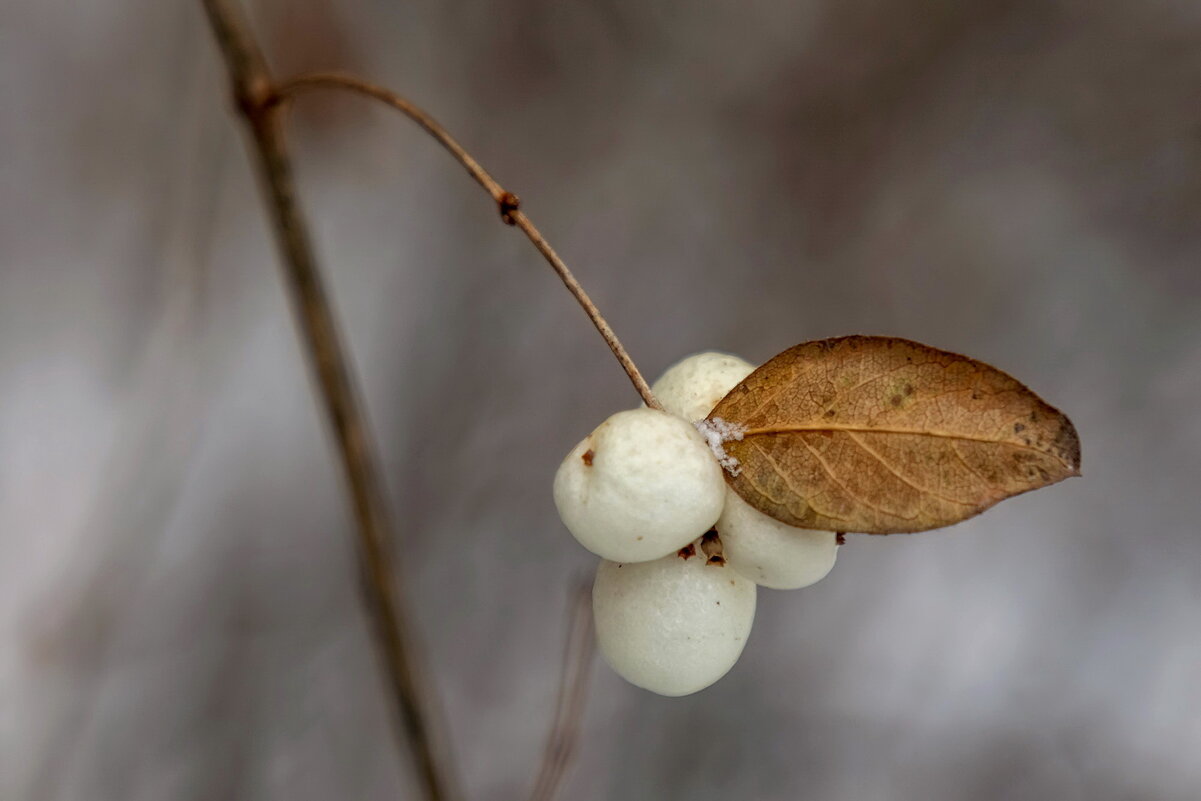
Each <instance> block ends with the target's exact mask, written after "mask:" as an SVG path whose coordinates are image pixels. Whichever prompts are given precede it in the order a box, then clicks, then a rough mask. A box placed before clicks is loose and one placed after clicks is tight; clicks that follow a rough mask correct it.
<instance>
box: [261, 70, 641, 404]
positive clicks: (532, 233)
mask: <svg viewBox="0 0 1201 801" xmlns="http://www.w3.org/2000/svg"><path fill="white" fill-rule="evenodd" d="M312 89H341V90H344V91H349V92H352V93H355V94H360V95H364V96H366V97H369V98H371V99H373V100H378V101H379V102H381V103H383V104H384V105H386V106H389V107H391V108H394V109H396V110H397V111H399V112H400V113H402V114H404V115H405V116H406V117H408V118H409V119H411V120H413V121H414V122H416V123H417V124H418V125H420V126H421V127H422V128H423V129H424V130H425V131H426V132H427V133H428V134H429V135H430V136H432V137H434V139H436V140H438V143H439V144H441V145H442V147H444V148H446V150H447V151H448V152H449V153H450V154H451V155H452V156H454V158H455V160H456V161H458V162H459V164H461V165H463V167H464V168H465V169H466V170H467V172H468V173H470V174H471V177H472V178H474V179H475V180H476V183H478V184H479V185H480V186H482V187H483V188H484V191H486V192H487V193H488V194H489V195H491V196H492V200H493V201H494V202H495V203H496V204H497V206H498V207H499V209H500V216H501V219H502V220H504V221H505V222H506V223H507V224H509V225H515V226H517V227H518V228H520V229H521V231H522V232H523V233H524V234H525V235H526V236H527V237H528V238H529V240H530V242H532V243H534V247H536V248H538V252H539V253H541V254H542V255H543V256H544V257H545V258H546V260H547V262H549V263H550V266H551V268H553V269H554V271H555V272H556V273H557V274H558V276H559V278H560V279H561V280H562V281H563V285H564V286H566V287H567V291H568V292H570V293H571V294H572V295H573V296H574V297H575V299H576V301H577V302H578V303H579V304H580V307H581V308H583V310H584V312H585V313H586V314H587V315H588V318H589V319H590V320H592V324H593V325H594V326H596V330H597V331H599V332H600V335H601V337H602V338H603V339H604V340H605V344H606V345H608V346H609V350H611V351H613V355H614V356H616V357H617V361H618V362H619V363H620V364H621V368H622V369H623V370H625V373H626V375H627V376H629V377H630V382H631V383H632V384H633V385H634V389H636V390H638V394H639V395H641V396H642V400H643V401H645V403H646V405H647V406H649V407H651V408H652V409H662V408H663V406H662V405H661V404H660V403H659V401H658V400H657V399H656V398H655V396H654V394H653V393H652V392H651V388H650V385H649V384H647V383H646V379H645V378H643V377H642V373H641V372H639V370H638V366H637V365H635V364H634V360H633V359H631V358H630V354H629V353H628V352H627V351H626V349H625V347H624V346H622V344H621V341H620V340H619V339H618V338H617V334H615V333H613V329H612V328H610V327H609V323H608V322H607V321H606V320H605V318H604V316H603V315H602V314H601V313H600V310H599V309H597V308H596V304H595V303H593V302H592V299H591V298H590V297H588V293H587V292H585V291H584V288H583V287H582V286H580V282H579V281H577V280H576V279H575V276H574V275H572V274H571V270H569V269H568V268H567V265H566V264H564V263H563V260H562V259H561V258H559V254H557V253H555V250H554V248H552V247H551V246H550V243H549V242H547V241H546V238H545V237H543V236H542V234H541V232H539V231H538V229H537V228H536V227H534V224H533V223H532V222H530V219H529V218H528V217H526V216H525V214H524V213H523V212H522V211H521V210H520V206H521V200H520V199H519V198H518V197H517V195H515V194H513V193H512V192H509V191H506V190H505V188H504V187H502V186H501V185H500V183H498V182H497V181H496V179H495V178H493V177H492V176H491V175H489V174H488V171H487V170H485V169H484V168H483V167H481V166H480V164H479V162H477V161H476V160H475V159H474V158H472V156H471V154H470V153H468V152H467V151H466V150H464V149H463V146H462V145H460V144H459V143H458V142H457V141H456V140H455V138H454V137H452V136H451V135H450V134H449V133H447V131H446V129H445V128H443V127H442V126H441V125H440V124H439V123H438V121H437V120H435V119H434V118H433V117H431V116H430V115H429V114H427V113H426V112H425V111H423V110H422V109H421V108H419V107H418V106H416V105H414V104H413V103H412V102H411V101H409V100H407V99H406V98H404V97H401V96H400V95H398V94H396V93H395V92H392V91H390V90H388V89H385V88H383V87H382V86H376V85H375V84H372V83H368V82H367V81H364V80H362V79H361V78H356V77H354V76H352V75H342V74H339V73H313V74H310V75H301V76H299V77H297V78H293V79H291V80H289V81H285V82H284V83H282V84H280V85H279V86H278V87H276V88H275V92H274V100H275V101H276V102H279V103H283V102H286V101H287V100H289V99H290V98H292V97H294V96H296V95H298V94H300V93H301V92H304V91H306V90H312Z"/></svg>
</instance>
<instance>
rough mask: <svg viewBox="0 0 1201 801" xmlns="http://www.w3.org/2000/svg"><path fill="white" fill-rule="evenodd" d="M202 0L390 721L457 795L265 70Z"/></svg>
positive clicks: (216, 8) (220, 5)
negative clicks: (329, 466) (342, 490)
mask: <svg viewBox="0 0 1201 801" xmlns="http://www.w3.org/2000/svg"><path fill="white" fill-rule="evenodd" d="M203 2H204V8H205V11H206V12H207V14H208V19H209V23H210V24H211V26H212V29H213V34H214V36H215V37H216V39H217V43H218V44H219V45H220V48H221V52H222V55H223V56H224V60H225V64H226V67H227V69H228V71H229V77H230V81H231V85H232V91H233V97H234V101H235V103H236V105H237V108H238V111H239V113H240V114H241V116H242V118H243V121H244V122H245V124H246V127H247V131H248V133H249V134H250V143H251V148H250V149H251V151H252V153H253V156H254V158H255V160H256V162H257V166H258V172H259V178H260V182H261V187H262V189H263V192H264V193H265V195H266V201H267V206H268V208H269V211H270V214H271V218H272V223H273V227H274V230H275V236H276V240H277V243H278V245H279V248H280V251H281V253H282V256H283V266H284V277H285V281H286V283H287V285H288V290H289V294H290V296H291V298H292V301H293V311H294V312H295V314H296V319H297V322H298V324H299V327H300V330H301V333H302V337H303V342H304V345H305V348H306V350H307V353H308V356H309V361H310V362H311V365H312V367H313V369H314V372H315V374H316V378H317V382H318V385H319V387H320V395H321V400H322V403H323V405H324V407H325V413H326V415H327V416H328V418H329V421H330V424H331V426H332V427H333V430H334V436H335V439H336V440H337V446H338V451H339V454H340V456H341V461H342V468H343V470H344V472H345V475H346V481H347V484H348V486H349V489H350V496H351V501H352V505H353V508H354V516H355V522H356V524H357V525H356V528H357V532H358V537H357V552H358V559H359V565H360V569H361V571H362V579H363V581H362V589H363V592H364V595H365V600H366V605H367V610H368V613H369V615H370V617H371V620H372V623H373V626H372V628H373V631H374V635H375V641H376V645H377V646H378V650H379V653H380V657H381V659H382V661H383V663H384V668H385V670H386V672H387V676H388V680H389V687H390V695H391V699H392V702H393V705H394V711H395V713H396V718H397V721H398V722H399V724H400V725H401V727H402V728H403V730H404V733H405V735H406V736H407V739H408V742H409V745H410V749H409V751H408V753H409V754H410V756H411V758H412V760H413V763H414V767H415V769H416V771H417V774H418V778H419V780H420V782H421V785H422V787H423V789H424V795H425V796H426V797H427V798H428V799H430V801H443V799H450V798H453V797H455V794H454V793H453V791H452V780H451V774H450V770H449V768H448V767H447V765H446V763H445V756H444V754H443V752H442V749H441V748H440V747H437V746H436V744H438V745H440V744H441V738H440V732H439V729H438V727H436V726H435V722H434V715H433V710H432V709H431V707H433V706H434V704H433V703H432V701H433V695H432V693H431V692H430V690H429V689H428V688H427V687H426V686H425V682H424V672H423V671H422V670H421V669H420V668H419V666H418V664H417V663H418V657H417V654H416V652H415V649H414V648H413V647H412V645H411V635H410V624H409V622H408V615H407V614H406V612H405V609H404V605H403V603H402V600H401V595H400V593H399V592H398V591H397V589H396V588H397V575H396V573H395V571H394V570H393V567H392V564H391V562H390V560H389V554H388V546H389V543H390V542H391V541H392V524H391V520H390V518H389V515H388V510H387V506H386V503H385V501H384V494H383V489H382V482H381V480H380V470H379V467H378V464H379V463H378V460H377V459H376V457H375V454H374V453H373V451H372V440H371V438H370V435H369V433H368V429H367V423H366V418H365V416H364V413H363V410H362V406H361V403H360V401H359V393H358V390H357V387H356V385H355V381H354V378H353V376H352V375H351V372H350V368H349V366H348V364H349V361H348V359H347V357H346V351H345V348H344V346H343V344H342V342H341V339H340V336H339V333H338V328H337V325H336V323H335V320H334V313H333V310H332V308H331V305H330V301H329V298H328V296H327V294H326V291H325V288H324V286H323V284H322V280H321V275H320V271H319V269H318V266H317V261H316V256H315V255H314V252H313V246H312V243H311V241H310V237H309V232H308V227H307V225H306V224H305V221H304V217H303V215H302V213H301V210H300V206H299V202H298V200H297V196H296V186H295V180H294V178H293V175H292V165H291V162H290V160H289V157H288V152H287V148H286V144H285V141H284V136H283V128H282V126H281V125H280V122H281V119H280V115H279V113H278V111H279V107H278V105H277V104H276V103H275V102H274V100H275V97H276V93H275V91H274V89H273V87H272V81H271V74H270V72H269V71H268V69H267V65H266V62H265V60H264V59H263V56H262V53H261V52H260V51H259V48H258V45H257V44H256V42H255V41H254V38H253V36H252V34H251V33H250V28H249V26H248V25H247V23H246V21H245V19H244V18H243V17H242V15H241V13H240V10H239V9H238V8H237V7H236V6H235V5H234V4H232V3H229V2H227V0H203Z"/></svg>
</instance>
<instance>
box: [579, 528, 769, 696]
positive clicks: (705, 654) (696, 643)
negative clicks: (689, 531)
mask: <svg viewBox="0 0 1201 801" xmlns="http://www.w3.org/2000/svg"><path fill="white" fill-rule="evenodd" d="M718 562H720V560H718ZM592 609H593V615H594V616H595V619H596V636H597V642H598V643H599V644H600V650H601V653H602V654H604V656H605V660H606V661H607V662H608V663H609V664H610V665H611V666H612V667H613V669H614V670H616V671H617V672H618V673H619V674H620V675H621V676H622V677H623V678H625V679H626V681H629V682H630V683H631V684H635V685H637V686H639V687H642V688H644V689H647V690H650V691H651V692H656V693H659V694H660V695H672V696H675V695H688V694H689V693H694V692H696V691H698V690H702V689H704V688H705V687H708V686H709V685H710V684H712V683H713V682H715V681H717V680H718V679H720V678H721V677H722V676H724V675H725V674H726V672H727V671H729V669H730V668H731V667H733V666H734V663H735V662H737V661H738V657H739V655H740V654H741V653H742V647H743V645H745V644H746V638H747V635H749V634H750V631H751V623H752V622H753V621H754V619H755V585H754V583H753V582H751V581H748V580H747V579H746V578H745V577H743V576H742V575H740V574H739V573H738V572H737V571H735V570H734V569H733V568H731V567H729V566H728V565H724V564H720V563H718V564H711V563H709V562H708V560H707V559H706V558H705V555H704V554H703V553H702V551H701V549H700V547H699V546H698V545H694V544H690V545H689V546H687V547H686V548H685V549H684V551H682V552H681V553H679V554H676V553H673V554H670V555H668V556H665V557H663V558H661V559H656V560H655V561H653V562H639V563H637V564H630V563H625V564H623V563H618V562H608V561H605V562H601V564H600V567H599V568H597V571H596V583H595V584H593V587H592Z"/></svg>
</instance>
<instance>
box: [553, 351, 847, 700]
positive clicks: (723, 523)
mask: <svg viewBox="0 0 1201 801" xmlns="http://www.w3.org/2000/svg"><path fill="white" fill-rule="evenodd" d="M752 370H754V367H753V366H752V365H751V364H749V363H748V362H746V361H744V360H742V359H740V358H738V357H737V356H729V355H726V354H723V353H712V352H709V353H698V354H696V355H695V356H690V357H688V358H686V359H684V360H683V361H681V362H679V363H677V364H676V365H675V366H673V367H672V368H671V369H669V370H668V371H667V372H666V373H664V374H663V376H662V377H661V378H660V379H659V380H658V381H656V382H655V384H654V385H653V387H652V391H653V392H654V394H655V397H656V398H658V399H659V402H660V403H662V404H663V407H664V409H666V411H663V412H661V411H657V410H654V409H649V408H646V407H642V408H639V409H631V410H629V411H624V412H618V413H617V414H615V415H613V416H612V417H610V418H609V419H608V420H606V421H605V422H603V423H601V424H600V425H599V426H598V427H597V428H596V430H595V431H593V432H592V433H591V434H589V435H588V436H587V437H585V438H584V441H583V442H581V443H580V444H579V445H577V446H576V447H575V448H574V449H573V450H572V451H571V453H569V454H568V455H567V458H566V459H564V460H563V464H562V465H561V466H560V467H559V471H558V473H557V474H556V475H555V488H554V492H555V505H556V506H557V507H558V509H559V515H560V517H562V519H563V523H564V524H565V525H566V526H567V528H568V529H569V530H570V531H571V533H572V534H573V535H574V536H575V538H576V539H577V540H579V542H580V544H581V545H583V546H584V547H585V548H587V549H588V550H590V551H592V552H593V553H595V554H596V555H598V556H600V557H602V559H603V560H604V561H602V562H601V564H600V566H599V567H598V568H597V572H596V582H595V584H594V585H593V589H592V602H593V614H594V616H595V618H596V631H597V639H598V641H599V643H600V649H601V652H602V653H603V654H604V655H605V659H606V660H607V661H608V662H609V664H610V665H612V666H613V668H614V670H616V671H617V672H618V673H619V674H621V675H622V676H623V677H624V678H625V679H626V680H627V681H629V682H631V683H632V684H636V685H638V686H639V687H643V688H645V689H647V690H651V691H652V692H656V693H659V694H661V695H673V696H675V695H688V694H689V693H694V692H696V691H698V690H701V689H704V688H705V687H708V686H709V685H710V684H712V683H713V682H715V681H717V680H718V679H720V678H721V677H722V676H724V675H725V674H726V672H727V671H728V670H729V669H730V668H731V667H733V666H734V663H735V662H736V661H738V657H739V655H740V654H741V653H742V648H743V645H744V644H745V643H746V638H747V635H749V634H750V630H751V623H752V621H753V620H754V618H755V593H756V586H755V585H757V584H758V585H762V586H764V587H771V588H774V589H796V588H799V587H806V586H808V585H810V584H813V583H814V582H816V581H818V580H820V579H821V578H823V577H824V576H825V575H826V574H827V573H829V572H830V569H831V568H832V567H833V566H834V559H835V556H836V555H837V552H838V543H837V538H836V536H835V534H834V533H832V532H825V531H808V530H805V529H799V528H794V527H792V526H787V525H784V524H783V523H780V522H778V521H777V520H775V519H774V518H771V517H768V516H767V515H765V514H763V513H762V512H759V511H758V510H756V509H754V508H753V507H751V506H750V505H749V504H747V503H746V502H745V501H743V500H742V499H741V498H740V497H738V495H737V494H735V493H734V491H733V490H731V489H729V488H728V487H727V486H726V483H725V479H724V478H723V476H722V470H723V467H724V468H725V469H730V470H736V469H737V465H736V464H733V463H732V460H731V459H729V458H728V457H725V454H724V451H723V450H722V449H721V443H722V440H723V438H727V439H728V438H729V437H730V436H736V432H729V431H722V430H720V429H719V430H717V431H715V429H714V427H713V426H712V425H709V424H703V425H701V426H700V427H699V428H698V426H697V425H694V423H698V422H699V421H702V420H704V419H705V417H706V416H707V415H708V414H709V412H710V411H711V410H712V409H713V407H714V406H716V405H717V402H718V401H720V400H721V399H722V398H723V397H725V395H726V393H728V392H729V391H730V390H731V389H733V388H734V387H735V386H736V385H737V384H738V383H739V382H741V381H742V379H744V378H746V377H747V376H748V375H749V374H750V373H751V371H752Z"/></svg>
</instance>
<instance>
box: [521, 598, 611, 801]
mask: <svg viewBox="0 0 1201 801" xmlns="http://www.w3.org/2000/svg"><path fill="white" fill-rule="evenodd" d="M574 594H575V598H574V603H572V605H571V607H572V612H571V620H570V622H569V623H568V628H567V644H566V646H565V650H564V654H563V672H562V673H561V674H560V676H559V692H558V695H557V696H556V698H555V713H554V717H553V718H552V719H551V727H550V731H549V732H548V733H547V736H546V750H545V752H544V753H543V756H542V765H541V767H540V768H539V770H538V778H537V779H536V780H535V782H534V790H533V792H532V793H530V801H550V799H552V798H553V797H554V795H555V791H556V790H558V789H559V785H560V783H561V782H562V780H563V777H564V775H565V774H566V773H567V766H568V765H569V764H570V763H571V758H572V757H573V756H574V755H575V750H576V745H577V744H578V742H579V737H580V721H581V720H582V719H583V717H584V703H585V701H586V700H587V697H588V679H589V677H590V676H591V674H592V661H593V653H594V651H595V650H596V638H595V637H594V636H593V633H592V591H591V589H590V587H589V586H588V583H587V582H586V581H580V582H578V584H577V585H576V588H575V591H574Z"/></svg>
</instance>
